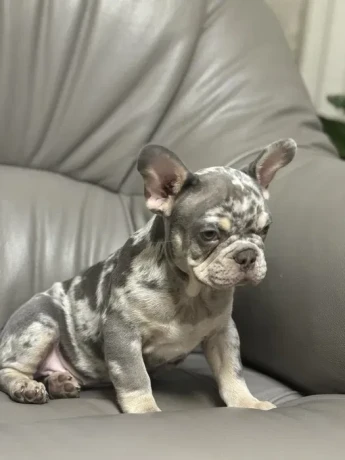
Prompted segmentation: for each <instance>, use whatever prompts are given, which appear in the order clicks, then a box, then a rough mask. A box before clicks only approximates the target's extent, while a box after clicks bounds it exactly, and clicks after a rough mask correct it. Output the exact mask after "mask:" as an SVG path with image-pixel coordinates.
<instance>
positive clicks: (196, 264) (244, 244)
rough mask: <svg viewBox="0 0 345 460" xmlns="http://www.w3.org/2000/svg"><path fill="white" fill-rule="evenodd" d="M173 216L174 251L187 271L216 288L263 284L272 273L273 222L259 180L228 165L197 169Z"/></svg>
mask: <svg viewBox="0 0 345 460" xmlns="http://www.w3.org/2000/svg"><path fill="white" fill-rule="evenodd" d="M195 175H196V176H198V178H199V181H198V183H197V184H196V185H195V186H192V187H190V188H188V190H187V191H186V192H185V193H181V195H180V196H179V198H178V199H177V201H176V204H175V206H174V209H173V211H172V214H171V216H170V219H169V220H170V235H168V238H169V240H170V242H171V247H172V254H173V257H174V261H175V263H176V264H177V265H178V266H179V267H180V269H181V270H183V271H184V272H186V273H188V274H189V276H190V277H192V278H194V279H196V280H197V281H199V282H200V283H202V284H204V285H207V286H210V287H212V288H214V289H228V288H230V287H233V286H236V285H238V284H242V283H247V282H249V283H253V284H257V283H259V282H260V281H262V280H263V278H264V277H265V275H266V261H265V256H264V240H265V237H266V234H267V231H268V228H269V225H270V223H271V216H270V213H269V211H268V208H267V204H266V201H265V199H264V197H263V195H262V191H261V189H260V187H259V186H258V184H257V183H256V182H255V181H254V180H253V179H252V178H251V177H250V176H248V175H247V174H245V173H243V172H241V171H238V170H235V169H232V168H228V167H216V168H207V169H204V170H201V171H198V172H197V173H195Z"/></svg>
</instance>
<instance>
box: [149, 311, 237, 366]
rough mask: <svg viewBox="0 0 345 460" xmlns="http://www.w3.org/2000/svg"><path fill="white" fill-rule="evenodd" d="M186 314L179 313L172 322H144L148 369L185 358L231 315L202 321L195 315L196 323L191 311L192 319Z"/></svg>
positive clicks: (211, 315)
mask: <svg viewBox="0 0 345 460" xmlns="http://www.w3.org/2000/svg"><path fill="white" fill-rule="evenodd" d="M185 308H193V307H190V306H186V307H185ZM184 313H185V312H183V311H182V312H180V314H177V315H176V316H175V317H174V318H172V319H171V320H169V321H166V320H159V318H158V319H157V318H156V319H153V318H151V319H150V320H148V321H144V322H143V323H142V325H141V335H142V344H143V348H142V350H143V355H144V358H145V361H146V363H147V365H148V367H156V366H159V365H161V364H163V363H167V362H173V361H175V360H177V359H179V358H181V357H184V356H185V355H187V354H188V353H190V352H191V351H192V350H193V349H194V348H195V347H197V346H198V345H199V344H200V343H201V342H202V341H203V339H204V338H205V337H207V336H208V335H210V334H211V333H212V332H213V331H214V330H215V329H216V328H218V327H220V326H221V325H222V324H224V322H225V321H226V319H227V317H228V315H229V314H230V312H229V311H228V310H227V309H226V310H225V309H224V310H223V311H222V312H215V313H214V314H212V313H211V314H209V315H208V316H207V315H205V316H204V317H202V318H198V315H197V313H195V320H194V321H193V314H192V312H188V313H189V315H190V316H188V315H186V314H184Z"/></svg>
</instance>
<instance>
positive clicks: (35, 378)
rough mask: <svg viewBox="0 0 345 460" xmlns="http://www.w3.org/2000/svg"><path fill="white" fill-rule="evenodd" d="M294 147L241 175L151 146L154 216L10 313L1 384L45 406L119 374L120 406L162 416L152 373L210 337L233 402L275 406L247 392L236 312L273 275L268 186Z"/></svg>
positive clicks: (147, 177) (223, 387)
mask: <svg viewBox="0 0 345 460" xmlns="http://www.w3.org/2000/svg"><path fill="white" fill-rule="evenodd" d="M295 151H296V143H295V142H294V141H293V140H292V139H287V140H280V141H278V142H275V143H273V144H270V145H269V146H267V147H266V148H265V149H263V150H262V152H261V153H260V155H259V156H258V158H257V159H256V160H255V161H254V162H253V163H251V164H250V165H249V166H248V167H247V168H245V169H244V170H243V171H240V170H236V169H232V168H230V167H214V168H207V169H203V170H200V171H198V172H196V173H191V172H190V171H189V170H188V169H187V168H186V166H185V165H184V164H183V163H182V162H181V160H180V159H179V158H178V157H177V156H176V155H175V154H174V153H172V152H170V151H169V150H167V149H166V148H164V147H161V146H158V145H147V146H146V147H144V148H143V149H142V151H141V152H140V155H139V160H138V170H139V172H140V173H141V175H142V177H143V179H144V184H145V198H146V204H147V207H148V208H149V209H150V210H151V211H152V212H153V213H155V216H154V217H153V218H152V219H151V220H150V221H149V222H148V224H147V225H146V226H145V227H143V228H142V229H140V230H138V231H137V232H136V233H134V235H133V236H131V237H130V238H129V239H128V241H127V242H126V244H125V245H124V246H123V247H122V248H120V249H119V250H118V251H117V252H115V253H114V254H111V255H110V256H109V257H108V258H107V259H106V260H104V261H103V262H99V263H97V264H96V265H94V266H92V267H91V268H89V269H88V270H86V271H84V272H83V273H81V274H80V275H78V276H76V277H74V278H72V279H70V280H68V281H65V282H57V283H55V284H53V286H52V287H51V288H50V289H48V290H47V291H45V292H42V293H40V294H37V295H35V296H34V297H33V298H32V299H31V300H29V301H28V302H27V303H25V304H24V305H22V306H21V307H20V308H19V309H18V310H17V311H16V312H15V313H14V314H13V315H12V316H11V318H10V319H9V320H8V322H7V324H6V325H5V327H4V329H3V331H2V333H1V336H0V389H1V390H2V391H4V392H5V393H7V394H8V395H9V396H10V397H11V398H12V399H13V400H14V401H17V402H21V403H35V404H42V403H46V402H47V401H48V398H49V397H50V398H65V397H78V396H79V392H80V389H81V388H82V387H83V386H85V385H98V384H101V383H109V382H111V383H112V384H113V385H114V388H115V391H116V396H117V400H118V403H119V405H120V407H121V409H122V411H123V412H127V413H143V412H155V411H159V408H158V406H157V404H156V402H155V399H154V397H153V394H152V390H151V382H150V377H149V375H150V373H151V372H152V371H154V370H155V369H156V368H157V367H159V366H161V365H164V364H166V363H175V362H178V361H180V360H181V359H183V358H184V357H185V356H186V355H187V354H188V353H190V352H191V351H192V350H193V349H194V348H195V347H196V346H197V345H199V344H202V347H203V350H204V353H205V355H206V358H207V360H208V362H209V364H210V367H211V368H212V371H213V373H214V376H215V378H216V380H217V383H218V386H219V391H220V395H221V397H222V399H223V400H224V402H225V404H226V405H228V406H234V407H248V408H256V409H264V410H267V409H271V408H273V407H275V406H274V405H273V404H271V403H270V402H267V401H259V400H258V399H256V398H254V396H252V394H251V393H250V391H249V390H248V388H247V385H246V383H245V381H244V379H243V376H242V372H241V370H242V369H241V360H240V351H239V338H238V334H237V330H236V327H235V324H234V322H233V320H232V316H231V314H232V303H233V295H234V289H235V286H236V285H239V284H243V283H247V282H250V283H253V284H257V283H259V282H260V281H261V280H262V279H263V278H264V277H265V274H266V262H265V256H264V240H265V237H266V235H267V231H268V229H269V226H270V223H271V215H270V212H269V210H268V207H267V198H268V191H267V187H268V185H269V183H270V182H271V180H272V179H273V177H274V175H275V173H276V172H277V171H278V170H279V169H280V168H282V167H283V166H285V165H287V164H288V163H290V161H291V160H292V159H293V157H294V155H295Z"/></svg>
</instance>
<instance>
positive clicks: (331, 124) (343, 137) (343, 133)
mask: <svg viewBox="0 0 345 460" xmlns="http://www.w3.org/2000/svg"><path fill="white" fill-rule="evenodd" d="M320 120H321V123H322V126H323V130H324V131H325V133H326V134H327V135H328V136H329V138H330V139H331V141H332V142H333V144H334V145H335V147H336V149H337V150H338V152H339V155H340V157H341V158H343V159H344V160H345V123H343V122H341V121H338V120H331V119H329V118H325V117H320Z"/></svg>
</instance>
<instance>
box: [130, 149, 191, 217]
mask: <svg viewBox="0 0 345 460" xmlns="http://www.w3.org/2000/svg"><path fill="white" fill-rule="evenodd" d="M137 168H138V171H139V173H140V174H141V175H142V177H143V179H144V186H145V199H146V206H147V207H148V209H149V210H150V211H152V212H153V213H156V214H163V215H165V216H167V217H168V216H170V214H171V211H172V208H173V206H174V202H175V199H176V197H177V195H178V194H179V193H180V191H181V190H182V188H183V187H184V186H185V185H187V184H192V183H196V182H197V178H196V176H194V175H193V174H192V173H191V172H190V171H189V170H188V169H187V167H186V166H185V165H184V164H183V163H182V161H181V160H180V159H179V157H178V156H177V155H175V153H173V152H171V151H170V150H168V149H167V148H165V147H162V146H160V145H154V144H149V145H146V146H145V147H144V148H143V149H142V150H141V151H140V153H139V158H138V164H137Z"/></svg>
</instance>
